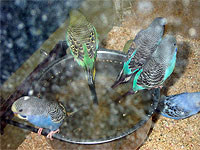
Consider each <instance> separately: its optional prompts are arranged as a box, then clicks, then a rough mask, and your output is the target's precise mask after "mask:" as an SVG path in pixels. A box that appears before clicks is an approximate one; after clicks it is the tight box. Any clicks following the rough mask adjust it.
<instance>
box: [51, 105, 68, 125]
mask: <svg viewBox="0 0 200 150" xmlns="http://www.w3.org/2000/svg"><path fill="white" fill-rule="evenodd" d="M48 114H49V115H50V116H51V120H52V121H53V122H54V123H60V122H61V121H62V120H63V119H64V118H65V116H66V112H65V108H64V106H63V105H62V104H61V103H57V102H51V103H50V105H49V106H48Z"/></svg>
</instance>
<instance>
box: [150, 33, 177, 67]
mask: <svg viewBox="0 0 200 150" xmlns="http://www.w3.org/2000/svg"><path fill="white" fill-rule="evenodd" d="M177 49H178V48H177V43H176V39H175V37H174V36H172V35H166V36H165V37H164V38H163V39H162V41H161V43H160V45H158V47H157V50H156V51H155V53H154V54H153V56H154V57H155V60H156V61H157V62H160V63H162V64H164V65H165V66H166V67H168V65H170V64H171V61H174V59H176V53H177Z"/></svg>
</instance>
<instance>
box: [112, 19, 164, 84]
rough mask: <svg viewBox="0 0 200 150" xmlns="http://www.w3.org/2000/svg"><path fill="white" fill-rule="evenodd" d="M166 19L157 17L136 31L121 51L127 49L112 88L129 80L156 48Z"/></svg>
mask: <svg viewBox="0 0 200 150" xmlns="http://www.w3.org/2000/svg"><path fill="white" fill-rule="evenodd" d="M166 23H167V20H166V19H165V18H162V17H158V18H156V19H154V20H153V22H152V23H151V24H150V25H149V26H148V27H147V28H146V29H144V30H141V31H140V32H139V33H137V35H136V37H135V39H134V40H129V41H127V43H126V44H125V46H124V50H123V51H128V53H127V57H126V61H125V62H124V65H123V68H122V70H121V72H120V73H119V75H118V77H117V79H116V81H115V83H114V84H113V85H112V88H115V87H116V86H118V85H119V84H121V83H126V82H128V81H129V80H130V78H131V76H132V74H133V73H135V72H136V71H138V70H139V69H140V68H141V67H142V66H143V65H144V64H145V62H146V61H147V60H148V58H149V57H150V56H151V55H152V53H153V52H154V51H155V50H156V48H157V46H158V44H159V43H160V41H161V40H162V36H163V34H164V28H165V24H166Z"/></svg>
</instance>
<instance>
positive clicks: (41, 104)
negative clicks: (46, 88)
mask: <svg viewBox="0 0 200 150" xmlns="http://www.w3.org/2000/svg"><path fill="white" fill-rule="evenodd" d="M11 110H12V111H13V113H14V114H15V115H16V116H17V117H19V118H20V119H25V120H27V121H28V122H30V123H32V124H33V125H35V126H37V127H39V130H38V134H39V135H40V134H41V133H42V130H43V128H47V129H50V130H51V131H50V133H49V134H48V135H47V138H50V139H51V140H52V135H53V134H55V133H57V132H59V127H60V126H61V124H62V122H63V120H64V118H65V117H66V111H65V108H64V106H63V105H62V104H61V103H59V102H57V101H48V100H46V99H39V98H37V97H34V96H24V97H21V98H19V99H17V100H16V101H15V102H14V103H13V105H12V107H11Z"/></svg>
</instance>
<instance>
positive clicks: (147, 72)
mask: <svg viewBox="0 0 200 150" xmlns="http://www.w3.org/2000/svg"><path fill="white" fill-rule="evenodd" d="M176 53H177V44H176V39H175V37H174V36H172V35H166V36H165V37H164V38H163V39H162V41H161V42H160V44H159V45H158V47H157V49H156V50H155V51H154V52H153V54H152V56H151V57H150V58H149V59H148V60H147V61H146V63H145V64H144V65H143V66H142V68H141V69H140V70H139V71H138V72H137V73H136V75H135V76H134V79H133V87H132V89H130V90H129V91H128V92H127V93H125V94H123V95H122V96H121V97H120V98H118V99H117V100H119V99H121V98H122V97H125V96H127V95H130V94H134V93H136V92H137V91H139V90H143V89H152V88H159V87H162V84H163V83H164V81H165V80H166V79H167V78H168V77H169V76H170V75H171V74H172V72H173V70H174V67H175V63H176ZM117 100H116V101H117Z"/></svg>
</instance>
